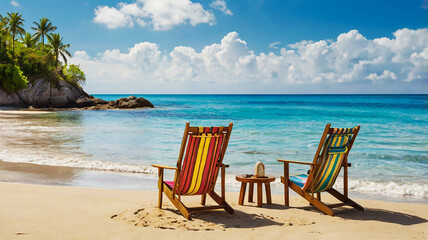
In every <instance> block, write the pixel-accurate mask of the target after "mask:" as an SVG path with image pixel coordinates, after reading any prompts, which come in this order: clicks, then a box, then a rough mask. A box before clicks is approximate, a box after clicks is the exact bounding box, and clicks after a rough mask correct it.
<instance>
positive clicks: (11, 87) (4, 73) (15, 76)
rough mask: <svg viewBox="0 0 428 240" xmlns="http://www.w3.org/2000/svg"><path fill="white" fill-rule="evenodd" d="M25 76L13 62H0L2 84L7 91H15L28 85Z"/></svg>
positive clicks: (0, 81) (0, 80)
mask: <svg viewBox="0 0 428 240" xmlns="http://www.w3.org/2000/svg"><path fill="white" fill-rule="evenodd" d="M27 83H28V81H27V77H25V76H24V75H23V73H22V71H21V69H19V67H18V66H16V65H15V66H14V65H12V64H9V63H8V64H0V86H1V87H2V88H3V89H4V90H6V92H9V93H13V92H17V91H19V90H21V89H23V88H26V87H27Z"/></svg>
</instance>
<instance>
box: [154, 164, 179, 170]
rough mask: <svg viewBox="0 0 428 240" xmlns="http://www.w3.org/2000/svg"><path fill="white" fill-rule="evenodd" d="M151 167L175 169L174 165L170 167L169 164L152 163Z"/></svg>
mask: <svg viewBox="0 0 428 240" xmlns="http://www.w3.org/2000/svg"><path fill="white" fill-rule="evenodd" d="M152 167H155V168H162V169H171V170H177V169H178V168H176V167H170V166H164V165H158V164H152Z"/></svg>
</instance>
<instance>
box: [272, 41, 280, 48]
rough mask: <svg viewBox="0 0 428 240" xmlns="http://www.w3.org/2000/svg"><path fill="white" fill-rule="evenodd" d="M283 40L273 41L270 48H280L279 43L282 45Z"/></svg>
mask: <svg viewBox="0 0 428 240" xmlns="http://www.w3.org/2000/svg"><path fill="white" fill-rule="evenodd" d="M280 44H281V42H273V43H271V44H269V48H273V49H279V47H278V45H280Z"/></svg>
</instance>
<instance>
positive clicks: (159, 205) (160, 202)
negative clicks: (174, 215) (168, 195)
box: [158, 168, 163, 208]
mask: <svg viewBox="0 0 428 240" xmlns="http://www.w3.org/2000/svg"><path fill="white" fill-rule="evenodd" d="M158 175H159V180H158V188H159V198H158V208H162V193H163V169H162V168H159V172H158Z"/></svg>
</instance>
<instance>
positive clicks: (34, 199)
mask: <svg viewBox="0 0 428 240" xmlns="http://www.w3.org/2000/svg"><path fill="white" fill-rule="evenodd" d="M0 192H1V193H2V194H1V197H0V206H1V214H0V226H1V227H0V236H2V239H200V238H201V237H203V238H204V239H219V238H222V239H238V238H242V237H243V236H245V237H244V238H245V239H260V238H265V239H266V237H268V238H271V239H279V238H283V237H284V236H286V237H287V239H301V238H302V237H303V238H308V237H309V238H314V239H339V238H346V239H427V238H428V233H427V229H428V220H427V219H428V205H427V204H421V203H396V202H382V201H376V200H364V199H357V200H358V202H359V203H361V204H362V205H363V206H364V207H365V208H366V211H365V212H360V211H356V210H354V209H350V208H341V209H337V210H336V216H334V217H330V216H327V215H324V214H322V213H320V212H319V211H317V210H315V209H314V208H313V207H310V206H308V205H307V204H306V202H305V201H304V200H303V199H301V198H298V197H297V196H294V197H292V198H291V203H292V204H291V207H290V208H286V207H284V206H283V205H282V196H280V195H274V196H273V204H272V205H264V207H263V208H258V207H256V206H255V204H253V203H250V204H248V203H246V204H245V205H244V206H239V205H237V200H238V193H227V199H228V201H229V202H230V204H231V205H232V207H233V208H234V209H235V214H234V215H229V214H227V213H226V212H224V211H211V212H203V213H196V214H194V217H193V220H191V221H188V220H186V219H185V218H184V217H182V216H181V215H180V214H179V212H178V211H177V210H176V209H174V208H173V206H172V205H171V204H170V203H169V202H168V201H167V200H166V201H165V203H166V204H165V206H164V208H163V209H162V210H160V209H157V208H156V202H157V192H155V191H125V190H107V189H98V188H80V187H69V186H46V185H32V184H20V183H6V182H1V183H0ZM328 200H330V199H328ZM185 201H186V202H187V203H189V204H193V203H198V202H199V198H195V197H188V198H186V200H185Z"/></svg>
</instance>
